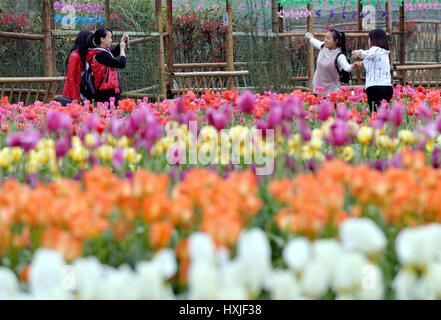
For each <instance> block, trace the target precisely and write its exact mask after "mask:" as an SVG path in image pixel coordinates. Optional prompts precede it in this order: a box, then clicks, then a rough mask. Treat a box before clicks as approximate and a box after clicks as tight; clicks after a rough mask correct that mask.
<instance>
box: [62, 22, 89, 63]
mask: <svg viewBox="0 0 441 320" xmlns="http://www.w3.org/2000/svg"><path fill="white" fill-rule="evenodd" d="M91 35H92V32H90V31H89V30H86V29H85V30H83V31H80V33H78V35H77V38H76V39H75V43H74V45H73V47H72V49H70V52H69V54H68V55H67V59H66V68H67V64H68V63H69V57H70V54H71V53H72V52H74V51H75V50H77V49H78V52H79V53H80V57H81V61H82V62H83V65H84V64H86V56H87V52H88V42H89V37H90V36H91Z"/></svg>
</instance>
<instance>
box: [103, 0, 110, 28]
mask: <svg viewBox="0 0 441 320" xmlns="http://www.w3.org/2000/svg"><path fill="white" fill-rule="evenodd" d="M104 15H105V16H106V22H105V23H104V25H105V26H106V27H110V0H105V1H104Z"/></svg>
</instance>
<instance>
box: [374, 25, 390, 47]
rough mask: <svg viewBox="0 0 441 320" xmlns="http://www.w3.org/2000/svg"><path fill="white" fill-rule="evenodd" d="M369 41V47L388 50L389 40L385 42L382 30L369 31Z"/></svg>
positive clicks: (385, 37)
mask: <svg viewBox="0 0 441 320" xmlns="http://www.w3.org/2000/svg"><path fill="white" fill-rule="evenodd" d="M369 39H370V40H371V46H377V47H380V48H383V49H385V50H389V40H387V34H386V32H385V31H384V30H383V29H374V30H371V31H370V32H369Z"/></svg>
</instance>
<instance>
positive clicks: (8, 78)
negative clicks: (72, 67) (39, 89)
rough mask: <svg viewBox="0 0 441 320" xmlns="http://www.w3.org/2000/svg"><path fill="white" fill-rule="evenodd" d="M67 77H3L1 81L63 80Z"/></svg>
mask: <svg viewBox="0 0 441 320" xmlns="http://www.w3.org/2000/svg"><path fill="white" fill-rule="evenodd" d="M64 80H66V77H2V78H0V83H20V82H61V81H64Z"/></svg>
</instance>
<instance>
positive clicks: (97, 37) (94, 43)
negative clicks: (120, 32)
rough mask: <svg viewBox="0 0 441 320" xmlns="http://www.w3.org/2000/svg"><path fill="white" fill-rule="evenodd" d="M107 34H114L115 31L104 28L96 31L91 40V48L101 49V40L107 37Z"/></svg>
mask: <svg viewBox="0 0 441 320" xmlns="http://www.w3.org/2000/svg"><path fill="white" fill-rule="evenodd" d="M107 32H110V33H112V34H113V31H112V30H110V29H109V28H106V27H102V28H99V29H98V30H96V31H95V33H94V34H93V35H92V36H91V37H90V39H89V48H96V47H99V46H100V44H101V38H105V37H107Z"/></svg>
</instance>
